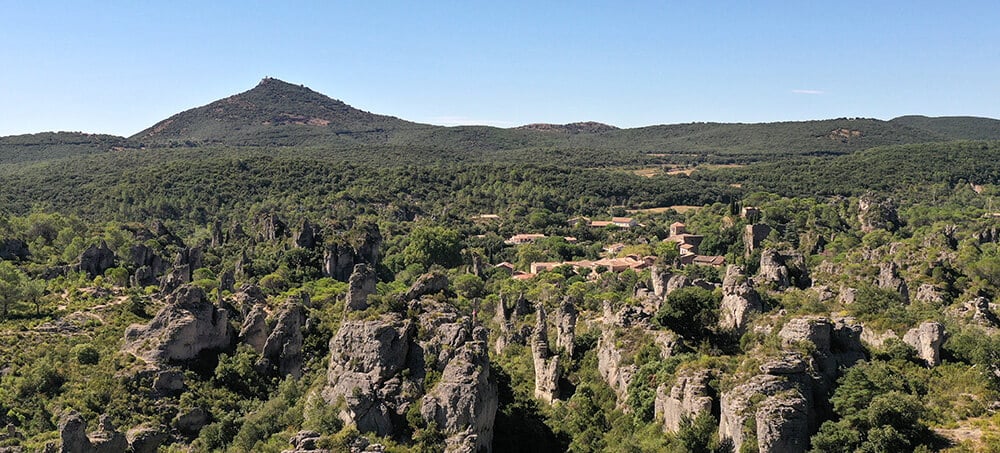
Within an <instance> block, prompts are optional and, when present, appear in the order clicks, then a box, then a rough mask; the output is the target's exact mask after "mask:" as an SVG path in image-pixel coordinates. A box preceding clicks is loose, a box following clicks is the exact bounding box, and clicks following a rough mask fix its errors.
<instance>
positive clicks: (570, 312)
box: [556, 297, 577, 357]
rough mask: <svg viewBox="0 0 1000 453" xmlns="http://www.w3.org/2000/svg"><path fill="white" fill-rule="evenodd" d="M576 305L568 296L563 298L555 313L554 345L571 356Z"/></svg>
mask: <svg viewBox="0 0 1000 453" xmlns="http://www.w3.org/2000/svg"><path fill="white" fill-rule="evenodd" d="M576 318H577V311H576V306H574V305H573V300H572V299H570V298H569V297H566V298H564V299H563V301H562V304H561V305H559V312H558V313H557V314H556V346H557V347H558V348H559V349H561V350H562V351H564V352H565V353H566V356H567V357H573V352H574V351H573V342H574V341H575V340H576Z"/></svg>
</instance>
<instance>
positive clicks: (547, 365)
mask: <svg viewBox="0 0 1000 453" xmlns="http://www.w3.org/2000/svg"><path fill="white" fill-rule="evenodd" d="M535 316H536V318H535V319H536V321H535V332H534V334H533V335H532V338H531V357H532V360H533V363H534V368H535V398H538V399H540V400H542V401H545V402H546V403H551V402H552V401H553V400H555V399H556V398H557V397H558V396H559V356H558V355H556V354H552V352H551V351H550V350H549V328H548V323H547V322H546V319H545V307H542V306H541V305H539V306H538V307H537V308H536V309H535Z"/></svg>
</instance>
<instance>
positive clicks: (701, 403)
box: [653, 370, 712, 432]
mask: <svg viewBox="0 0 1000 453" xmlns="http://www.w3.org/2000/svg"><path fill="white" fill-rule="evenodd" d="M710 379H711V374H710V373H709V371H708V370H697V371H688V372H684V373H681V374H679V375H678V376H677V379H676V381H675V383H674V385H673V386H670V387H669V388H668V387H667V386H664V385H661V386H660V387H659V388H657V390H656V400H655V401H654V409H653V410H654V413H655V415H656V417H657V418H662V419H663V426H664V429H665V430H666V431H667V432H677V430H679V429H680V426H681V419H682V418H683V417H688V418H691V419H694V418H695V417H697V416H698V414H700V413H702V412H709V411H711V410H712V396H711V389H710V388H709V387H708V381H709V380H710Z"/></svg>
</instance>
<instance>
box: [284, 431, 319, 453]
mask: <svg viewBox="0 0 1000 453" xmlns="http://www.w3.org/2000/svg"><path fill="white" fill-rule="evenodd" d="M319 438H320V434H319V433H317V432H315V431H299V432H298V433H296V434H295V435H294V436H292V438H291V439H289V440H288V443H290V444H292V449H291V450H282V452H281V453H330V450H326V449H321V448H319V446H318V445H317V442H318V441H319Z"/></svg>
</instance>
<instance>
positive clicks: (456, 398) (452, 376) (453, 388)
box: [322, 298, 497, 452]
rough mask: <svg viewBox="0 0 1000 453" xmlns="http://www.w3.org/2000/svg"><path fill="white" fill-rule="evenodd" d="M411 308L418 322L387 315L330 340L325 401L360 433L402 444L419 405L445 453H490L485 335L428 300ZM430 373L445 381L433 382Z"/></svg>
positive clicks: (491, 388)
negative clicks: (439, 434)
mask: <svg viewBox="0 0 1000 453" xmlns="http://www.w3.org/2000/svg"><path fill="white" fill-rule="evenodd" d="M410 308H411V311H417V312H418V313H419V315H418V316H417V319H416V320H415V321H414V320H412V319H404V318H403V317H402V316H400V315H399V314H397V313H387V314H384V315H381V316H380V317H378V318H377V319H374V320H348V321H345V322H344V323H343V324H342V325H341V327H340V329H339V330H338V331H337V333H336V334H335V335H334V337H333V338H332V339H331V340H330V365H329V368H328V370H327V385H326V386H325V388H324V390H323V392H322V396H323V398H324V399H325V400H326V401H327V402H328V403H330V404H335V405H337V406H338V407H340V408H341V409H340V413H339V416H340V418H341V419H342V420H343V421H344V422H345V423H347V424H350V425H354V426H356V427H357V428H358V430H359V431H361V432H372V433H375V434H378V435H381V436H389V437H394V438H397V439H401V438H403V436H405V435H406V433H407V430H406V426H407V419H406V414H407V413H408V412H409V410H410V408H411V407H412V406H413V405H414V404H418V406H417V408H418V409H419V413H420V414H421V417H422V418H423V420H424V421H425V422H434V423H435V424H436V425H437V426H438V428H439V429H441V431H442V433H443V434H444V435H445V437H446V450H447V451H456V452H457V451H489V449H490V445H491V444H492V435H493V434H492V430H493V420H494V417H495V414H496V407H497V393H496V392H497V387H496V379H495V377H494V376H492V374H491V373H490V365H489V356H488V351H487V347H486V339H487V333H486V330H485V329H483V328H482V327H476V326H474V325H473V320H472V319H471V318H470V317H469V316H467V315H463V314H460V313H459V312H458V311H457V309H456V308H455V307H454V306H453V305H451V304H447V303H439V302H436V301H435V300H434V299H431V298H428V299H423V300H420V301H414V302H413V303H411V306H410ZM418 331H419V332H421V334H420V337H419V338H418V337H417V332H418ZM431 371H433V372H436V373H440V374H439V376H440V379H439V380H437V381H436V382H434V381H431V382H429V383H428V382H427V381H425V378H426V377H427V376H428V374H427V373H428V372H431ZM425 384H429V385H430V388H424V385H425Z"/></svg>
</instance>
